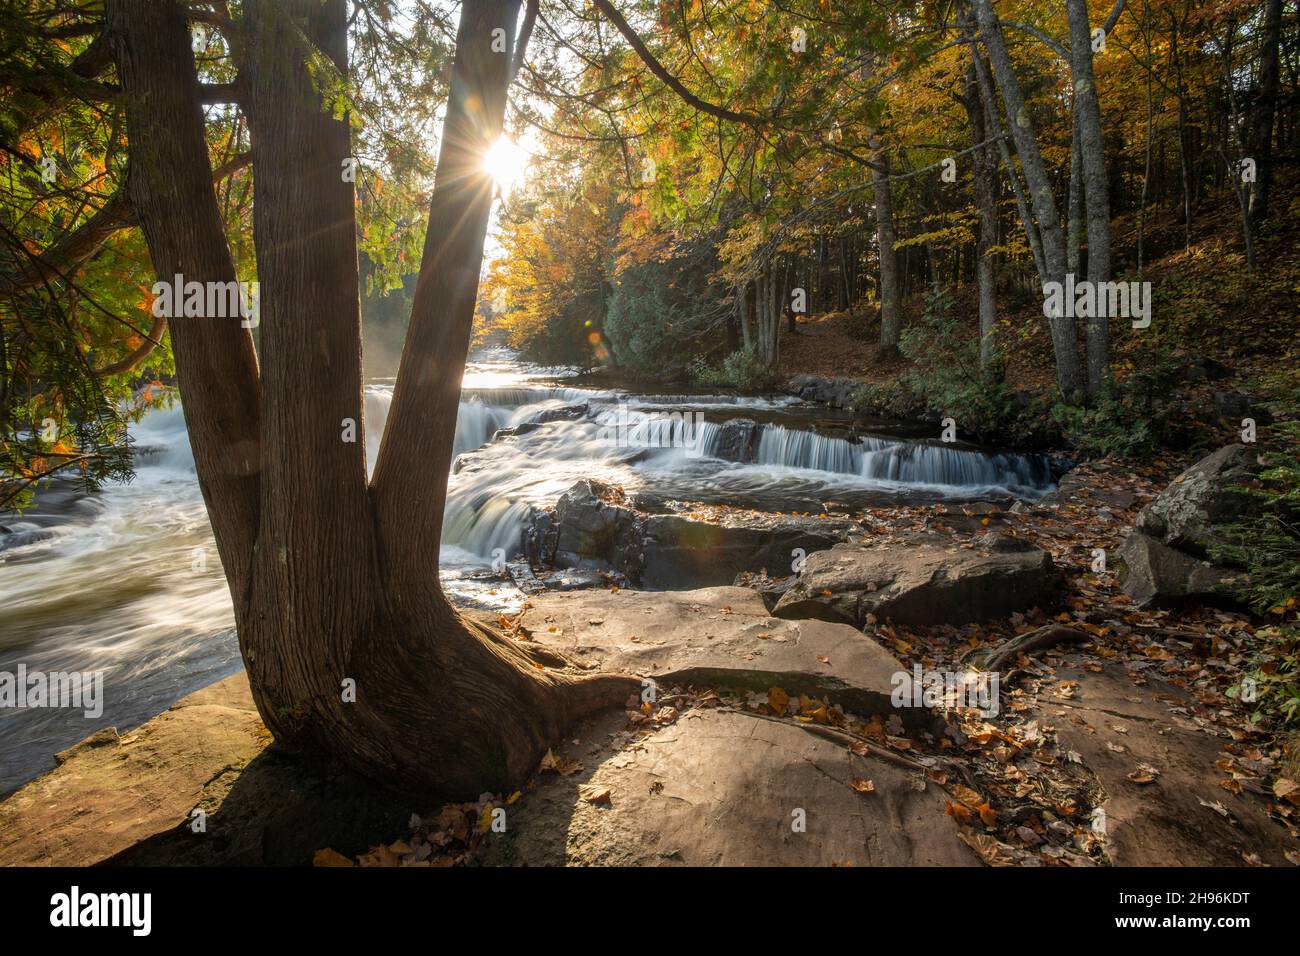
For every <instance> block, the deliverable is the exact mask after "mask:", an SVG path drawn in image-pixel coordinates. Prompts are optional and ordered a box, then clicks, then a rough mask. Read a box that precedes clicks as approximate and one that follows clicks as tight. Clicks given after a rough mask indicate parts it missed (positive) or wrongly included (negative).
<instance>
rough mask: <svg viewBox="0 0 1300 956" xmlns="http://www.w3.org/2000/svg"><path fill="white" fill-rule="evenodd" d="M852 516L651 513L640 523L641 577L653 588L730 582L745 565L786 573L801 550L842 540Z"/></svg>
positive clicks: (748, 568)
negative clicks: (846, 518) (701, 517)
mask: <svg viewBox="0 0 1300 956" xmlns="http://www.w3.org/2000/svg"><path fill="white" fill-rule="evenodd" d="M854 527H855V526H854V525H853V523H852V522H849V521H844V520H833V521H831V520H822V519H817V518H803V517H795V516H775V515H764V514H742V515H735V516H732V515H727V516H724V517H722V518H720V519H718V520H716V521H712V520H710V521H705V520H697V519H695V518H690V517H687V516H685V515H651V516H649V517H647V518H646V519H645V521H644V522H643V525H642V533H643V538H642V543H641V553H642V556H643V557H642V560H641V568H640V575H639V578H640V581H641V583H642V584H643V585H645V586H647V587H654V588H668V589H673V588H689V587H709V586H713V585H722V584H730V583H731V582H732V581H734V580H735V578H736V575H737V574H739V573H740V572H741V571H760V570H764V569H766V570H767V571H770V572H772V573H774V574H786V573H789V572H790V571H791V570H792V568H793V563H794V562H795V561H796V560H798V558H799V557H801V556H803V555H808V554H811V553H813V552H814V551H821V550H824V549H826V548H829V547H831V546H832V545H834V544H836V543H838V542H841V541H843V540H844V539H845V538H846V537H847V536H848V534H849V532H850V531H851V530H853V529H854Z"/></svg>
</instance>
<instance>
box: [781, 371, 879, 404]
mask: <svg viewBox="0 0 1300 956" xmlns="http://www.w3.org/2000/svg"><path fill="white" fill-rule="evenodd" d="M861 385H862V383H861V382H860V381H859V380H858V379H855V378H825V377H823V376H821V375H796V376H794V377H793V378H791V379H790V381H789V382H788V383H787V384H786V387H785V391H786V392H788V393H789V394H791V395H797V396H799V397H800V398H802V399H804V400H805V401H809V402H824V403H826V404H827V405H831V406H832V407H835V408H849V407H850V406H851V405H852V404H853V396H854V394H855V393H856V392H857V390H858V388H860V387H861Z"/></svg>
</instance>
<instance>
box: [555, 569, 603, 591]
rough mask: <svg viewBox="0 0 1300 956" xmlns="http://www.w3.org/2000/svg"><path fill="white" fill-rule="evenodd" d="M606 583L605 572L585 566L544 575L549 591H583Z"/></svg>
mask: <svg viewBox="0 0 1300 956" xmlns="http://www.w3.org/2000/svg"><path fill="white" fill-rule="evenodd" d="M606 584H608V581H607V580H606V576H605V572H602V571H595V570H591V569H587V568H567V569H564V570H561V571H555V572H552V573H551V574H548V575H547V576H546V587H547V589H548V590H551V591H583V590H586V589H588V588H603V587H605V586H606Z"/></svg>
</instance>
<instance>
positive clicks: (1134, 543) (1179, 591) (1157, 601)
mask: <svg viewBox="0 0 1300 956" xmlns="http://www.w3.org/2000/svg"><path fill="white" fill-rule="evenodd" d="M1118 557H1119V559H1120V561H1121V563H1122V567H1121V575H1120V579H1121V587H1123V589H1124V593H1125V594H1127V595H1128V596H1129V597H1131V598H1132V599H1133V602H1134V603H1135V604H1136V605H1137V606H1138V607H1171V606H1174V605H1177V604H1180V603H1182V602H1183V601H1187V600H1202V601H1207V602H1229V601H1230V592H1229V590H1228V589H1229V587H1230V586H1231V585H1233V584H1235V583H1238V578H1239V575H1237V574H1235V573H1234V572H1232V571H1230V570H1228V569H1226V568H1221V567H1218V566H1216V565H1213V564H1210V562H1208V561H1204V560H1202V559H1200V558H1197V557H1195V556H1193V555H1190V554H1186V553H1185V552H1182V551H1178V550H1175V549H1174V548H1171V547H1169V546H1168V545H1165V544H1161V543H1160V542H1159V541H1158V540H1156V539H1155V538H1153V537H1151V536H1150V535H1147V534H1143V533H1142V532H1141V531H1132V532H1130V533H1129V535H1128V537H1127V538H1125V539H1124V543H1123V545H1121V546H1120V549H1119V552H1118Z"/></svg>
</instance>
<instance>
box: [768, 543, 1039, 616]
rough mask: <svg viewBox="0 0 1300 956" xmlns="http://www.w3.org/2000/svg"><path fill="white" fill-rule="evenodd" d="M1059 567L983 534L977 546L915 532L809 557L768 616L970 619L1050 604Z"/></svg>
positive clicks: (1029, 549) (1031, 548)
mask: <svg viewBox="0 0 1300 956" xmlns="http://www.w3.org/2000/svg"><path fill="white" fill-rule="evenodd" d="M1059 591H1060V572H1059V571H1058V570H1057V568H1056V567H1055V566H1054V565H1053V563H1052V558H1051V556H1050V555H1049V554H1048V553H1047V552H1046V551H1044V550H1042V549H1041V548H1038V547H1036V546H1035V545H1032V544H1030V543H1028V542H1024V541H1020V540H1017V539H1014V538H1009V537H1005V536H1002V535H997V534H990V535H988V536H987V540H986V541H984V542H982V543H981V545H980V546H978V547H966V548H963V547H959V546H957V545H955V544H953V543H952V542H951V541H950V540H947V539H945V538H943V537H942V536H939V535H918V536H917V537H915V538H914V539H912V540H910V541H908V542H906V543H905V544H903V545H897V546H894V547H887V548H881V547H862V546H861V545H858V544H840V545H836V546H835V547H833V548H831V549H829V550H827V551H819V552H817V553H815V554H810V555H808V558H807V562H806V564H805V566H804V569H803V571H802V572H801V573H800V575H799V579H798V580H797V581H796V582H795V583H794V584H793V585H792V586H791V587H790V588H789V589H788V590H787V591H786V592H785V593H784V594H783V595H782V596H781V599H780V600H779V601H778V602H777V604H776V608H775V610H774V612H773V613H774V614H775V615H776V616H777V617H784V618H820V619H823V620H829V621H840V622H843V623H846V624H852V625H854V626H855V627H862V626H864V625H865V624H866V623H868V622H867V616H868V615H872V616H874V617H875V618H876V619H877V620H880V621H884V620H886V619H888V620H891V621H894V622H895V623H897V624H918V625H927V624H954V625H955V624H969V623H973V622H977V621H986V620H990V619H992V618H998V617H1005V616H1007V615H1010V614H1013V613H1015V612H1017V611H1028V610H1030V609H1031V608H1035V607H1037V608H1041V609H1043V610H1045V611H1046V610H1050V609H1052V608H1053V607H1054V606H1055V604H1056V603H1057V601H1058V600H1059Z"/></svg>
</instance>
